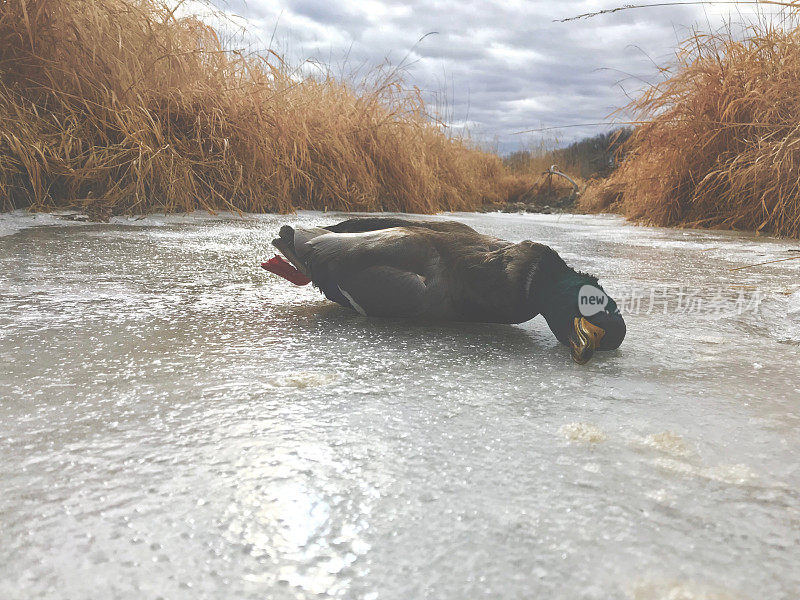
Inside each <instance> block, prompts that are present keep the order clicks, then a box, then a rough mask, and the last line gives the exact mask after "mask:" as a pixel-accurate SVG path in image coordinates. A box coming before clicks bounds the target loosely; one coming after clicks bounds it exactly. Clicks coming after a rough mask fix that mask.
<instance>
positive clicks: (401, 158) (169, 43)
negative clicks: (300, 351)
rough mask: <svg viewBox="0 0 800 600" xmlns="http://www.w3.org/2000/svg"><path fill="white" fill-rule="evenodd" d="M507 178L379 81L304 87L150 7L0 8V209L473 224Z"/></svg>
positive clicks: (104, 1)
mask: <svg viewBox="0 0 800 600" xmlns="http://www.w3.org/2000/svg"><path fill="white" fill-rule="evenodd" d="M517 179H518V178H515V177H514V176H512V175H511V174H509V172H508V171H507V170H506V169H505V168H504V166H503V165H502V163H501V161H500V160H499V158H498V157H496V156H494V155H491V154H488V153H484V152H481V151H479V150H477V149H475V148H473V147H471V146H470V145H469V143H467V142H465V141H460V140H455V139H450V138H448V137H447V136H446V135H445V134H444V133H443V132H442V129H441V127H439V126H438V125H437V124H436V123H435V122H434V121H432V119H431V118H430V117H429V116H428V115H427V114H426V111H425V106H424V104H423V102H422V100H421V98H420V94H419V92H418V91H416V90H411V91H409V90H407V89H405V88H404V87H403V86H402V82H401V81H400V80H399V79H398V78H397V77H396V76H394V75H393V74H391V73H390V74H388V75H387V76H386V77H383V78H380V80H379V81H378V83H376V84H374V85H363V86H357V85H353V84H347V83H343V82H342V81H340V80H337V79H335V78H333V77H331V76H329V75H322V76H317V77H314V78H311V77H305V78H300V77H298V76H297V75H296V74H295V73H294V72H292V71H290V70H289V69H288V68H287V67H286V66H285V65H284V63H283V62H282V61H281V60H280V58H279V57H278V56H276V55H274V54H272V53H268V54H265V55H246V54H245V53H243V52H242V51H236V50H233V49H231V48H229V47H228V46H227V45H226V44H225V43H224V42H223V41H222V40H221V39H220V37H219V35H218V33H217V32H216V31H215V30H214V29H213V28H212V27H210V26H209V25H208V24H206V23H205V22H203V21H202V20H200V19H198V18H194V17H179V16H177V15H176V14H175V13H174V12H173V11H172V10H170V8H169V6H168V4H167V3H166V2H164V1H162V0H3V1H0V209H5V210H8V209H12V208H15V207H26V206H29V207H32V208H34V209H48V208H53V207H62V206H69V207H78V208H83V209H85V210H88V211H90V212H93V213H95V214H99V215H108V214H113V213H123V212H150V211H191V210H193V209H197V208H204V209H209V210H220V209H222V210H225V209H233V210H241V211H254V212H258V211H279V212H287V211H291V210H293V209H295V208H317V209H344V210H402V211H413V212H434V211H438V210H471V209H475V208H477V207H478V206H480V205H481V204H483V203H486V202H496V201H503V200H506V199H507V196H508V194H513V193H515V192H514V190H515V189H518V188H520V187H521V184H520V183H519V182H518V181H517Z"/></svg>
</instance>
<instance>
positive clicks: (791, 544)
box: [0, 213, 800, 600]
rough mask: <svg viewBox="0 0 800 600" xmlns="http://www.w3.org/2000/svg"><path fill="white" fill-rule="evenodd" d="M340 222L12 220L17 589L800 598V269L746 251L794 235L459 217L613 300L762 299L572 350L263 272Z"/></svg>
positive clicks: (11, 588) (4, 559)
mask: <svg viewBox="0 0 800 600" xmlns="http://www.w3.org/2000/svg"><path fill="white" fill-rule="evenodd" d="M337 218H338V216H332V215H321V214H313V213H303V214H301V215H299V216H296V217H279V216H273V215H270V216H259V217H247V218H238V217H232V216H220V217H211V216H203V215H195V216H190V217H169V218H156V217H150V218H146V219H142V220H129V219H116V220H115V221H114V222H112V223H111V224H107V225H70V226H66V225H60V221H59V220H58V219H55V218H53V217H50V216H43V217H38V218H37V219H38V220H37V219H34V218H33V217H29V216H24V215H20V214H19V213H17V214H14V215H10V216H9V215H4V216H2V218H0V233H5V234H6V235H5V236H3V237H0V397H1V398H2V401H1V402H0V457H2V462H0V490H2V492H1V493H0V597H2V598H10V599H16V598H20V599H22V598H25V599H29V598H48V599H50V598H56V599H60V598H64V599H67V598H69V599H76V598H137V599H138V598H157V597H160V596H161V597H164V598H225V599H228V598H237V599H239V598H259V599H263V598H276V599H283V598H286V599H292V598H309V597H328V596H329V597H340V598H365V599H366V598H370V599H372V598H387V599H398V600H400V599H408V598H436V599H441V598H452V599H458V600H462V599H465V598H470V599H471V598H478V597H489V598H596V599H598V600H599V599H603V600H606V599H608V598H635V599H638V600H641V599H650V598H711V599H722V598H737V599H738V598H770V599H784V598H785V599H790V598H796V597H797V594H798V590H800V569H798V568H797V565H798V564H800V491H798V490H800V471H799V470H798V464H800V378H798V375H797V373H798V368H799V367H800V292H799V291H798V289H800V285H799V284H800V281H799V280H798V276H797V274H798V268H800V261H787V262H781V263H775V264H771V265H765V266H763V267H759V268H757V269H748V270H743V271H736V272H732V271H730V270H729V269H731V268H735V267H738V266H742V265H745V264H749V263H756V262H763V261H768V260H776V259H780V258H787V257H791V256H796V254H792V253H791V252H790V251H791V250H794V249H797V248H798V247H799V246H800V244H798V243H797V242H791V241H779V240H769V239H756V238H753V237H752V236H747V235H740V234H733V233H725V232H697V231H676V230H658V229H648V228H640V227H633V226H629V225H625V224H624V223H622V222H621V221H620V220H619V219H616V218H612V217H583V216H581V217H572V216H560V217H559V216H550V215H541V216H532V215H494V214H492V215H472V214H463V215H455V218H458V219H460V220H463V221H464V222H467V223H468V224H470V225H472V226H474V227H476V228H478V229H479V230H482V231H485V232H488V233H493V234H495V235H499V236H501V237H505V238H507V239H513V240H521V239H525V238H528V239H533V240H536V241H541V242H545V243H548V244H550V245H552V246H553V247H555V248H556V249H557V250H558V251H559V252H561V254H562V255H563V256H564V257H565V259H567V261H568V262H570V263H572V264H573V266H576V267H579V268H581V269H582V270H586V271H589V272H591V273H594V274H597V275H599V276H600V280H601V283H603V284H604V286H605V288H606V290H607V291H608V292H609V293H610V294H611V295H612V296H619V295H620V294H621V293H625V292H626V291H627V290H651V289H654V288H663V287H664V286H682V285H686V286H689V287H692V288H694V289H696V290H699V294H700V295H704V296H706V297H707V298H708V299H709V300H711V299H712V298H713V296H714V295H715V294H717V293H718V292H719V290H723V292H725V293H730V294H733V297H734V298H735V294H737V293H738V291H739V290H746V291H747V292H748V293H750V292H753V291H756V290H757V291H759V292H760V293H762V294H763V302H761V304H760V306H759V310H758V311H757V312H756V311H745V312H743V314H741V315H740V314H735V313H734V314H728V313H724V314H717V313H715V312H710V311H705V312H703V311H699V312H698V311H695V312H689V313H685V312H682V313H677V312H675V311H674V310H670V311H668V312H667V314H664V313H663V311H660V310H652V311H650V314H647V313H646V311H643V310H641V311H639V314H629V315H627V316H626V318H627V322H628V330H629V334H628V339H627V340H626V342H625V343H624V344H623V346H622V348H621V349H620V350H619V351H617V352H614V353H604V354H598V356H597V358H596V359H595V360H594V361H593V362H591V363H590V364H589V365H587V366H586V367H578V366H576V365H574V364H573V363H572V362H571V361H570V359H569V354H568V352H567V351H566V349H564V348H561V347H559V346H558V344H557V342H556V341H555V340H554V339H553V337H552V335H551V334H550V332H549V330H548V329H547V327H546V325H545V324H544V322H543V321H542V320H541V318H537V319H536V320H534V321H532V322H529V323H526V324H524V325H521V326H497V325H476V324H443V325H423V324H417V323H409V322H403V321H392V320H370V319H365V318H363V317H360V316H358V315H356V314H351V313H349V312H347V311H345V310H344V309H341V308H339V307H337V306H335V305H332V304H330V303H328V302H326V301H324V300H323V299H322V297H321V296H320V295H319V294H318V293H317V292H316V291H315V290H313V289H311V288H310V287H306V288H297V287H294V286H291V285H290V284H288V283H286V282H284V281H282V280H278V279H277V278H276V277H274V276H272V275H269V274H267V273H265V272H263V271H262V270H261V269H260V268H259V266H258V265H259V263H260V261H261V260H263V259H266V258H268V257H269V256H271V251H270V249H269V248H268V243H269V240H270V239H271V238H272V237H273V236H274V234H275V232H276V231H277V229H278V228H279V226H280V225H281V224H283V223H286V222H295V221H302V222H304V223H320V222H333V221H335V220H337ZM35 224H44V225H47V226H46V227H32V228H31V227H30V225H35Z"/></svg>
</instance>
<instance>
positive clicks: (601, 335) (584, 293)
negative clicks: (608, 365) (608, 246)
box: [540, 269, 626, 365]
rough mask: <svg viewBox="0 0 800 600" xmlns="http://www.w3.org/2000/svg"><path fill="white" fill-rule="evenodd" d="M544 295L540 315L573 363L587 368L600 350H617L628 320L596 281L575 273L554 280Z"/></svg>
mask: <svg viewBox="0 0 800 600" xmlns="http://www.w3.org/2000/svg"><path fill="white" fill-rule="evenodd" d="M549 287H550V289H549V290H547V293H545V294H542V298H541V301H542V303H541V310H540V312H541V313H542V315H543V316H544V318H545V319H546V320H547V324H548V326H549V327H550V330H551V331H552V332H553V334H555V336H556V338H558V341H559V342H561V343H562V344H564V345H565V346H568V347H569V349H570V354H571V355H572V359H573V360H574V361H575V362H576V363H578V364H579V365H583V364H586V363H587V362H589V360H590V359H591V358H592V356H593V355H594V353H595V351H597V350H616V349H617V348H619V346H620V344H621V343H622V340H623V339H625V333H626V327H625V320H624V319H623V318H622V315H621V314H620V312H619V309H618V308H617V303H616V302H614V300H613V299H612V298H611V297H610V296H609V295H608V294H606V292H605V290H604V289H603V288H602V286H601V285H600V284H599V283H598V281H597V278H596V277H592V276H591V275H586V274H585V273H579V272H577V271H574V270H572V269H569V270H568V271H565V272H562V273H561V274H559V275H558V276H557V277H555V278H554V279H553V280H552V282H551V286H549Z"/></svg>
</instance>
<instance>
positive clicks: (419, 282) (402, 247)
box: [294, 227, 439, 317]
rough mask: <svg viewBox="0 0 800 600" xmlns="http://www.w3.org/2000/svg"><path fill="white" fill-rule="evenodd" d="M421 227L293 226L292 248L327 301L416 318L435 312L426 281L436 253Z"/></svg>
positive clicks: (368, 312) (367, 311)
mask: <svg viewBox="0 0 800 600" xmlns="http://www.w3.org/2000/svg"><path fill="white" fill-rule="evenodd" d="M425 233H426V232H425V231H419V230H416V229H413V228H405V227H391V228H385V229H378V230H374V231H364V232H348V233H335V232H330V231H327V230H324V229H322V230H321V228H302V227H298V228H296V229H295V235H294V252H295V255H296V257H297V259H298V260H299V261H300V263H301V264H302V265H303V267H304V268H305V269H306V271H307V273H308V274H309V277H311V280H312V281H313V282H314V284H315V285H316V286H317V287H319V288H320V290H322V292H323V293H324V294H325V296H327V297H328V298H329V299H330V300H333V301H335V302H338V303H339V304H342V305H344V306H347V307H349V308H352V309H354V310H356V311H357V312H359V313H361V314H365V315H370V316H386V317H409V316H420V315H424V314H428V313H430V312H431V311H432V310H435V308H436V305H437V300H438V295H437V293H436V291H435V290H434V289H433V288H432V287H431V286H429V285H428V283H429V280H430V279H431V277H432V276H433V274H434V271H435V268H436V265H437V264H438V262H439V254H438V251H437V250H436V248H435V246H434V245H433V244H432V243H430V241H429V240H428V237H427V236H426V235H425Z"/></svg>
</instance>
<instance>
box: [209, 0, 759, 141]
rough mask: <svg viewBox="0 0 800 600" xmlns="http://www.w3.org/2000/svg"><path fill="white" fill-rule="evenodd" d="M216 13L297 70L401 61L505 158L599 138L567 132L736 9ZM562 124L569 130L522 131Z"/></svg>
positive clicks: (471, 7) (355, 8) (279, 0)
mask: <svg viewBox="0 0 800 600" xmlns="http://www.w3.org/2000/svg"><path fill="white" fill-rule="evenodd" d="M619 4H621V3H616V2H613V1H608V2H604V3H603V6H604V7H606V8H611V7H614V6H618V5H619ZM218 6H219V7H220V8H221V9H223V10H226V11H233V12H236V13H238V14H240V15H242V16H243V17H245V18H246V19H248V20H249V21H250V26H249V30H250V34H251V35H253V36H255V38H256V39H257V44H261V45H262V47H263V46H265V45H266V44H269V43H271V44H272V47H273V49H275V50H277V51H278V52H280V53H282V54H283V55H284V56H286V57H287V58H288V59H289V61H290V62H292V63H299V62H301V61H303V60H305V59H313V60H316V61H319V62H321V63H323V64H331V65H333V66H334V72H337V67H338V72H341V73H345V74H346V73H352V72H354V71H358V72H360V73H362V74H363V73H364V72H365V71H368V70H369V69H370V68H372V67H375V66H378V65H381V64H384V63H385V62H386V61H387V60H388V61H389V62H390V63H392V64H394V65H398V64H399V63H400V62H401V61H403V60H404V59H405V62H404V64H403V69H404V72H405V76H406V81H407V83H408V84H409V85H415V86H417V87H419V88H420V89H422V90H423V91H424V93H425V95H426V97H427V99H429V100H430V101H431V102H432V103H433V104H436V103H437V102H438V104H439V105H441V104H442V103H444V105H445V107H446V115H445V116H446V117H447V118H448V120H449V121H450V122H451V124H452V125H453V127H454V129H459V127H460V126H461V125H463V124H465V123H468V124H469V128H470V131H471V134H472V135H473V137H474V138H476V139H477V140H478V141H481V142H484V143H493V144H494V145H495V146H496V147H497V148H498V149H499V150H500V151H502V152H507V151H511V150H515V149H517V148H519V147H521V146H524V145H525V144H528V143H532V142H534V141H538V139H539V138H541V137H542V136H543V135H545V136H547V137H550V138H557V139H558V140H559V141H562V142H568V141H570V140H572V139H575V138H579V137H582V136H586V135H592V134H594V133H598V132H600V131H603V128H598V127H592V126H580V127H574V126H575V125H581V124H583V123H594V122H600V121H605V120H606V118H607V117H608V116H609V114H611V113H612V112H614V111H615V110H617V109H620V108H622V107H624V106H625V105H626V104H627V103H628V101H629V96H630V95H631V94H633V95H635V94H636V93H637V92H638V91H639V90H641V89H643V88H644V87H646V86H647V85H650V84H653V83H656V82H657V81H658V80H659V79H660V77H662V75H660V74H659V72H658V70H657V68H656V64H659V65H663V64H665V63H669V62H670V61H671V60H672V58H673V57H674V49H675V47H676V45H677V42H678V41H679V40H680V39H683V38H685V37H686V36H687V35H688V34H689V33H690V28H691V27H693V26H700V27H701V28H704V29H707V28H708V27H709V26H711V27H718V26H720V25H721V24H722V23H723V21H724V18H725V15H729V14H730V12H731V11H730V8H729V7H722V6H720V7H718V8H714V7H708V6H706V7H696V6H680V7H678V6H676V7H664V8H652V9H642V10H629V11H623V12H619V13H615V14H613V15H605V16H600V17H595V18H593V19H587V20H581V21H573V22H569V23H558V22H554V20H555V19H560V18H564V17H570V16H574V15H577V14H580V13H584V12H587V11H589V10H596V7H597V3H596V2H592V1H588V0H570V1H560V2H553V1H546V0H515V1H502V2H500V1H498V2H491V3H489V2H481V1H473V2H470V1H468V0H444V1H438V2H431V1H430V0H425V1H420V2H415V1H410V2H397V1H392V0H337V1H336V2H332V1H330V0H322V1H318V0H249V1H248V2H246V3H245V2H242V1H241V0H232V1H230V2H227V3H224V4H223V3H222V2H221V1H220V2H219V3H218ZM740 13H743V16H744V18H747V17H748V15H749V14H752V13H753V9H752V8H749V7H745V6H742V7H740V9H739V11H737V13H734V14H735V15H736V16H735V17H734V20H738V19H740V18H741V15H740ZM434 31H435V32H437V33H436V34H435V35H429V36H427V37H425V39H424V40H422V41H421V42H418V40H420V38H422V37H423V36H425V35H426V34H428V33H430V32H434ZM617 118H618V119H621V120H624V119H626V118H628V117H627V116H626V115H625V113H624V112H623V113H620V114H618V115H617ZM563 126H570V127H568V128H564V129H553V130H550V131H548V132H546V133H527V134H520V133H518V132H521V131H524V130H528V129H536V128H550V127H563Z"/></svg>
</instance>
